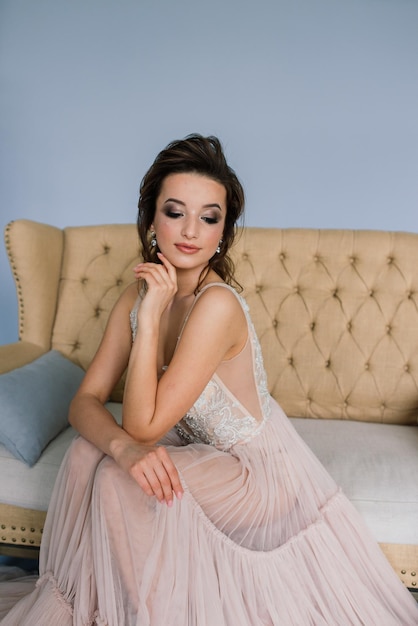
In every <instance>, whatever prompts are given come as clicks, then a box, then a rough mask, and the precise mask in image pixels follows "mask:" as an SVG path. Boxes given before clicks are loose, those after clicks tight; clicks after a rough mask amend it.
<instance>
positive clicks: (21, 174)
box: [0, 0, 418, 343]
mask: <svg viewBox="0 0 418 626" xmlns="http://www.w3.org/2000/svg"><path fill="white" fill-rule="evenodd" d="M0 80H1V84H0V88H1V99H0V124H1V148H0V150H1V155H0V158H1V163H0V165H1V179H0V216H1V219H0V221H1V224H0V225H1V228H4V226H5V225H6V224H7V222H9V220H12V219H18V218H23V217H24V218H30V219H34V220H37V221H41V222H47V223H50V224H54V225H56V226H60V227H63V226H67V225H77V224H98V223H105V222H107V223H112V222H133V221H135V216H136V202H137V190H138V187H139V183H140V179H141V178H142V176H143V174H144V172H145V170H146V169H147V167H148V166H149V165H150V163H151V161H152V160H153V159H154V157H155V155H156V154H157V152H158V151H159V150H160V149H161V148H163V147H164V146H165V145H166V144H167V143H168V142H169V141H170V140H172V139H175V138H179V137H183V136H184V135H186V134H188V133H191V132H200V133H203V134H216V135H218V136H219V137H220V138H221V140H222V141H223V143H224V146H225V150H226V153H227V156H228V158H229V161H230V163H231V165H232V166H233V167H234V168H235V169H236V171H237V173H238V174H239V176H240V178H241V180H242V181H243V183H244V186H245V188H246V192H247V217H246V224H247V225H260V226H284V227H286V226H298V227H304V226H308V227H326V228H328V227H329V228H331V227H342V228H344V227H347V228H373V229H392V230H411V231H418V210H417V209H418V207H417V205H418V1H417V0H253V1H249V0H247V1H245V0H207V1H205V2H204V1H202V0H176V1H174V0H114V1H110V0H36V1H34V0H0ZM0 276H1V281H0V303H1V324H0V343H8V342H11V341H15V340H16V339H17V306H16V296H15V290H14V285H13V281H12V278H11V274H10V270H9V267H8V262H7V259H6V254H5V251H4V247H3V246H1V252H0Z"/></svg>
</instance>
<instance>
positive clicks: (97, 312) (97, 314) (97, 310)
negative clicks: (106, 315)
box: [94, 307, 102, 317]
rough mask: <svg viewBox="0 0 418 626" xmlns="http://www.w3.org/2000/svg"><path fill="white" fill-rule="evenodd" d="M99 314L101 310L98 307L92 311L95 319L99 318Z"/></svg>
mask: <svg viewBox="0 0 418 626" xmlns="http://www.w3.org/2000/svg"><path fill="white" fill-rule="evenodd" d="M101 312H102V309H101V308H100V307H97V309H95V310H94V315H95V316H96V317H100V313H101Z"/></svg>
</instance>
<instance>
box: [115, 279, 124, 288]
mask: <svg viewBox="0 0 418 626" xmlns="http://www.w3.org/2000/svg"><path fill="white" fill-rule="evenodd" d="M122 283H123V280H122V279H121V278H118V279H117V281H116V284H117V286H118V287H120V285H122Z"/></svg>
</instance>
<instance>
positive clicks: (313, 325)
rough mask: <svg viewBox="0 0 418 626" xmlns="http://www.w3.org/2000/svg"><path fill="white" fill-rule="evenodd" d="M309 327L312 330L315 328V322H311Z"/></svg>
mask: <svg viewBox="0 0 418 626" xmlns="http://www.w3.org/2000/svg"><path fill="white" fill-rule="evenodd" d="M309 328H310V329H311V330H315V322H311V323H310V324H309Z"/></svg>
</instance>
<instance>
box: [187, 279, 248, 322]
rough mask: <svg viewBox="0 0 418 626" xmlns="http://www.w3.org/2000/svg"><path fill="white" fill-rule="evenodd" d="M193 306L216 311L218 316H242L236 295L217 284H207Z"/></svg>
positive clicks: (225, 286)
mask: <svg viewBox="0 0 418 626" xmlns="http://www.w3.org/2000/svg"><path fill="white" fill-rule="evenodd" d="M195 306H196V308H198V307H199V308H200V309H202V310H212V309H216V310H217V311H218V315H220V314H223V315H226V316H228V315H237V314H239V313H241V314H242V316H244V312H243V310H242V306H241V303H240V301H239V299H238V295H237V294H236V293H235V292H234V291H233V289H232V288H230V287H228V286H227V285H221V284H217V283H213V284H209V285H208V286H207V288H206V289H205V291H204V292H203V293H202V294H201V295H200V296H199V298H198V301H197V302H196V305H195Z"/></svg>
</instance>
